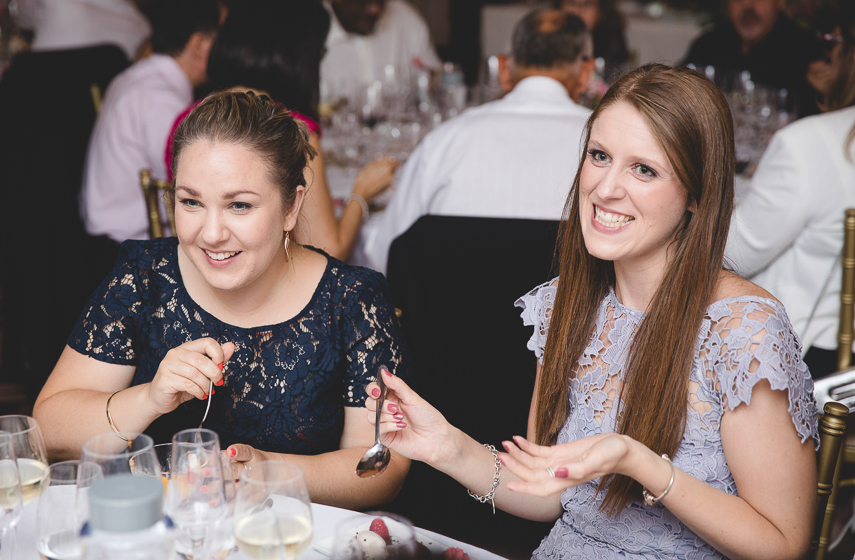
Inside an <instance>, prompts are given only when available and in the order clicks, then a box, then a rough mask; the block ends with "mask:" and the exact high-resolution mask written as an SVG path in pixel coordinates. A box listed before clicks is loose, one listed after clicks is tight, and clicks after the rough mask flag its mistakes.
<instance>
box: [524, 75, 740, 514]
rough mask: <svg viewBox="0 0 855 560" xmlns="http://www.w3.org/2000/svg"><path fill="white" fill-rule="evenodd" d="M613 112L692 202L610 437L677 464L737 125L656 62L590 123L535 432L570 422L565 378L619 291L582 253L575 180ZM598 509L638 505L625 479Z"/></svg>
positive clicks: (608, 269)
mask: <svg viewBox="0 0 855 560" xmlns="http://www.w3.org/2000/svg"><path fill="white" fill-rule="evenodd" d="M617 103H628V104H630V105H631V106H632V107H633V108H635V109H636V110H637V111H638V112H639V113H640V114H641V115H642V117H643V118H644V120H645V121H646V123H647V125H648V126H649V127H650V130H651V131H652V133H653V135H654V136H655V137H656V138H657V139H658V140H659V143H660V145H661V147H662V149H663V150H664V152H665V153H666V154H667V155H668V159H669V162H670V163H671V166H672V167H673V169H674V172H675V173H676V175H677V177H678V178H679V180H680V182H681V183H682V184H683V186H684V187H685V188H686V190H687V192H688V198H689V200H690V201H694V202H696V203H697V211H696V212H695V213H694V215H692V214H690V213H689V212H686V215H685V217H684V222H683V224H682V227H681V229H680V230H679V232H678V234H677V237H676V239H675V241H674V243H673V244H672V246H671V247H670V250H669V262H668V265H667V269H666V271H665V275H664V277H663V281H662V283H661V285H660V286H659V288H658V289H657V291H656V294H655V295H654V297H653V299H652V300H651V302H650V305H649V308H648V309H647V310H646V315H645V317H644V319H643V320H642V322H641V325H640V326H639V328H638V331H637V332H636V333H635V337H634V339H633V342H632V346H631V348H630V352H629V356H630V357H629V359H628V363H627V364H626V365H625V367H624V380H623V387H622V389H621V393H620V395H619V399H620V403H619V405H618V404H617V403H616V406H619V408H618V410H619V411H620V414H619V417H618V425H617V426H616V431H617V433H620V434H625V435H627V436H630V437H632V438H634V439H635V440H637V441H639V442H641V443H643V444H644V445H646V446H647V447H649V448H650V449H652V450H653V451H655V452H656V453H668V454H669V455H673V454H674V452H675V451H676V450H677V448H678V447H679V445H680V441H681V440H682V437H683V431H684V428H685V413H686V408H687V398H688V382H689V373H690V372H691V368H692V362H693V358H694V353H695V346H696V344H697V337H698V332H699V330H700V327H701V322H702V320H703V317H704V314H705V311H706V308H707V306H708V305H709V304H710V303H711V299H712V297H713V294H714V290H715V287H716V284H717V281H718V278H719V274H720V272H721V270H722V263H723V259H724V248H725V244H726V241H727V232H728V227H729V224H730V215H731V212H732V209H733V175H734V166H735V151H734V143H733V121H732V118H731V114H730V109H729V108H728V105H727V101H726V100H725V99H724V97H723V96H722V94H721V93H720V92H719V90H718V89H717V88H716V87H715V85H714V84H713V83H712V82H711V81H709V80H708V79H707V78H706V77H704V76H702V75H701V74H699V73H697V72H695V71H692V70H688V69H683V68H671V67H669V66H664V65H662V64H648V65H646V66H642V67H641V68H638V69H636V70H634V71H632V72H630V73H628V74H626V75H625V76H623V77H622V78H621V79H620V80H618V81H617V82H616V83H615V84H614V85H613V86H612V87H611V88H610V89H609V91H608V92H607V93H606V95H605V97H603V100H602V101H601V102H600V104H599V105H598V106H597V108H596V110H595V111H594V113H593V114H592V115H591V117H590V118H589V119H588V124H587V132H586V136H585V150H584V151H583V152H582V161H581V162H580V164H579V170H578V171H577V173H576V179H575V181H574V183H573V189H572V190H571V193H570V196H569V197H568V200H567V204H566V206H565V209H564V217H565V220H564V222H563V223H562V229H561V232H560V234H559V239H560V241H559V246H558V248H557V249H556V257H557V258H558V260H559V263H558V268H559V272H560V279H559V282H558V289H557V294H556V297H555V306H554V308H553V310H552V317H551V319H550V327H549V334H548V336H547V341H546V349H545V352H544V355H545V357H544V363H543V370H542V372H541V378H540V381H539V384H538V393H537V415H536V420H535V434H536V438H537V441H538V442H539V443H541V444H550V443H554V442H555V440H556V438H557V436H558V432H559V431H560V430H561V427H562V426H563V424H564V422H565V421H566V419H567V414H568V392H567V391H568V386H569V380H570V379H571V378H572V377H574V376H575V375H576V372H577V369H578V367H579V366H578V361H579V358H580V356H581V354H582V352H583V351H584V349H585V348H586V346H587V345H588V343H589V342H590V338H591V334H592V332H593V331H594V321H595V316H596V313H597V310H598V308H599V306H600V304H601V303H602V300H603V298H604V297H605V295H606V293H607V292H608V290H609V285H613V284H614V282H615V274H614V265H613V263H612V262H610V261H603V260H601V259H598V258H595V257H593V256H592V255H591V254H590V253H588V251H587V249H586V248H585V240H584V239H583V237H582V224H581V217H580V214H579V209H580V202H579V180H580V176H581V170H582V165H583V164H584V158H585V155H586V152H587V145H588V141H589V140H590V136H591V127H592V126H593V123H594V122H596V120H597V119H598V118H599V117H600V115H602V113H603V112H604V111H606V110H608V109H609V107H611V106H613V105H615V104H617ZM603 489H605V490H606V495H605V498H604V501H603V505H602V509H603V510H604V511H606V512H607V513H608V514H609V515H613V514H615V513H616V512H617V511H618V510H620V509H621V508H623V507H625V506H626V505H627V504H629V503H630V502H632V501H634V500H637V499H638V498H639V497H640V496H641V487H640V485H639V484H638V483H637V482H635V481H634V480H632V479H631V478H629V477H625V476H620V475H610V476H608V477H603V479H602V480H601V482H600V486H599V490H603Z"/></svg>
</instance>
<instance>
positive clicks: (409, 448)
mask: <svg viewBox="0 0 855 560" xmlns="http://www.w3.org/2000/svg"><path fill="white" fill-rule="evenodd" d="M734 162H735V157H734V142H733V130H732V119H731V115H730V111H729V109H728V105H727V102H726V100H725V99H724V97H723V96H722V94H721V93H720V92H719V90H718V89H717V88H716V87H715V85H714V84H713V83H712V82H710V81H709V80H708V79H706V78H705V77H703V76H701V75H700V74H698V73H696V72H694V71H691V70H686V69H680V68H670V67H667V66H663V65H647V66H644V67H641V68H639V69H637V70H634V71H632V72H630V73H629V74H627V75H625V76H624V77H622V78H621V79H620V80H619V81H618V82H617V83H615V85H614V86H612V88H611V89H610V90H609V91H608V93H607V94H606V96H605V97H604V98H603V100H602V103H601V104H600V105H598V106H597V108H596V110H595V111H594V113H593V114H592V115H591V118H590V119H589V121H588V129H587V135H586V137H585V139H584V152H583V154H582V162H581V164H580V166H579V171H578V172H577V175H576V179H575V182H574V187H573V189H572V191H571V193H570V196H569V198H568V202H567V206H566V211H565V221H564V223H563V225H562V231H561V233H560V234H559V235H560V246H559V248H558V250H557V252H556V256H557V261H558V262H557V264H558V268H559V272H560V276H559V277H558V278H557V279H555V280H553V281H551V282H548V283H546V284H544V285H542V286H540V287H538V288H536V289H535V290H533V291H532V292H530V293H529V294H528V295H526V296H524V297H523V298H521V300H520V301H519V302H518V305H520V306H521V307H523V308H524V312H523V318H524V319H525V320H526V322H527V323H530V324H533V325H534V326H535V333H534V336H533V337H532V339H531V341H530V343H529V347H530V348H532V349H533V350H534V352H535V354H536V355H537V356H538V358H539V368H538V374H537V380H536V385H535V394H534V396H533V400H532V406H531V411H530V421H529V432H528V439H525V438H522V437H515V438H514V442H510V441H507V442H505V443H504V446H505V450H506V451H507V452H508V454H501V455H499V454H498V453H497V452H495V450H490V449H486V448H485V447H482V446H481V445H479V444H478V442H476V441H474V440H472V439H471V438H470V437H468V436H466V435H465V434H463V433H461V432H460V431H459V430H457V429H455V428H454V427H453V426H450V425H449V424H448V423H447V422H446V421H445V419H444V418H443V417H442V415H441V414H440V413H439V412H438V411H436V410H435V409H433V408H432V407H431V406H430V405H429V404H428V403H426V402H425V401H424V400H422V399H421V398H420V397H418V395H416V394H415V393H414V392H413V391H412V390H410V389H409V387H407V385H406V384H405V383H404V382H403V381H402V380H400V379H399V378H398V377H396V376H394V375H391V374H384V380H385V381H386V383H387V385H388V386H389V387H390V388H391V389H392V391H393V393H392V398H391V400H389V401H388V403H389V404H387V405H385V406H384V411H383V412H384V413H383V416H382V421H381V422H382V431H383V432H384V436H383V440H384V442H385V443H386V444H387V445H389V446H391V448H392V449H394V450H396V451H398V452H399V453H401V454H403V455H404V456H406V457H409V458H411V459H415V460H421V461H425V462H427V463H428V464H430V465H432V466H434V467H435V468H437V469H439V470H441V471H443V472H445V473H447V474H449V475H451V476H452V477H454V478H455V479H457V480H458V481H459V482H461V483H462V484H463V485H465V486H466V487H468V488H469V489H470V493H472V494H473V495H474V496H475V497H476V498H478V499H481V500H492V501H494V504H495V506H497V507H499V508H502V509H504V510H506V511H508V512H510V513H513V514H516V515H520V516H523V517H527V518H530V519H537V520H543V521H546V520H552V521H555V526H554V528H553V529H552V531H551V532H550V534H549V535H548V536H547V537H546V538H545V539H544V541H543V542H542V543H541V545H540V547H539V548H538V549H537V551H535V553H534V557H535V558H581V557H584V558H610V559H611V558H630V559H642V558H644V559H653V558H666V557H667V558H723V557H728V558H749V557H750V558H774V559H779V560H780V559H786V558H793V559H795V558H802V557H804V555H805V554H806V553H807V550H808V547H809V544H810V538H811V530H812V525H813V516H814V509H815V506H814V504H815V493H816V464H815V444H816V441H817V433H816V417H817V410H816V405H815V402H814V400H813V393H812V382H811V380H810V376H809V374H808V371H807V368H806V367H805V365H804V364H803V363H802V362H801V360H800V357H799V341H798V338H797V336H796V335H795V333H794V332H793V330H792V328H791V327H790V324H789V321H788V319H787V315H786V312H785V311H784V308H783V306H782V305H781V304H780V302H778V301H777V300H775V299H774V298H773V297H772V296H771V295H770V294H769V293H767V292H766V291H764V290H762V289H761V288H758V287H757V286H755V285H753V284H751V283H749V282H747V281H745V280H743V279H741V278H739V277H737V276H736V275H734V274H732V273H730V272H728V271H726V270H725V269H724V267H723V256H724V248H725V243H726V240H727V231H728V225H729V222H730V215H731V208H732V205H733V176H734V165H735V164H734ZM510 258H511V259H512V257H510ZM448 390H454V388H453V387H449V388H448ZM378 394H379V392H378V391H376V387H375V386H374V385H369V395H371V396H372V398H376V396H377V395H378ZM472 397H473V398H477V395H472ZM372 406H374V407H376V402H371V401H369V409H370V408H372ZM503 465H504V466H505V467H506V468H505V469H502V468H501V467H502V466H503ZM782 488H786V489H787V491H786V492H782V491H781V489H782Z"/></svg>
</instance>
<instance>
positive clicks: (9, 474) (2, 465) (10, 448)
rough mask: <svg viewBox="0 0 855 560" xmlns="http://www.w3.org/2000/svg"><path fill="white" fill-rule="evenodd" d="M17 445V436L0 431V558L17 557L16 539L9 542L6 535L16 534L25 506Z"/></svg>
mask: <svg viewBox="0 0 855 560" xmlns="http://www.w3.org/2000/svg"><path fill="white" fill-rule="evenodd" d="M15 447H16V445H15V436H13V435H11V434H9V433H8V432H2V431H0V543H3V544H2V547H0V558H3V559H5V558H14V557H15V551H14V548H15V546H14V544H15V543H14V539H10V542H8V543H7V542H5V541H6V535H7V534H10V535H13V534H14V532H15V526H16V525H17V524H18V520H19V519H21V510H22V509H23V508H24V501H23V498H22V494H21V479H20V478H19V476H18V464H17V461H16V456H15ZM9 529H12V530H11V531H9Z"/></svg>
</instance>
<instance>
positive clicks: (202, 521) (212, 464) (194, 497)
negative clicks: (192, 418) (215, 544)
mask: <svg viewBox="0 0 855 560" xmlns="http://www.w3.org/2000/svg"><path fill="white" fill-rule="evenodd" d="M166 503H167V511H168V513H169V515H170V517H172V520H173V521H174V522H175V524H176V525H177V526H178V527H179V528H180V529H181V531H182V533H184V535H185V536H186V537H187V538H189V540H190V544H191V546H192V551H193V552H192V557H193V560H201V559H202V558H204V557H205V555H206V554H207V540H208V530H209V528H211V527H216V526H217V525H219V523H220V522H221V520H222V519H223V518H224V517H225V516H226V514H227V503H226V498H225V492H224V490H223V469H222V463H221V462H220V439H219V437H218V436H217V434H216V433H214V432H212V431H211V430H206V429H192V430H182V431H180V432H178V433H177V434H175V435H174V436H173V437H172V471H171V472H170V474H169V485H168V488H167V492H166Z"/></svg>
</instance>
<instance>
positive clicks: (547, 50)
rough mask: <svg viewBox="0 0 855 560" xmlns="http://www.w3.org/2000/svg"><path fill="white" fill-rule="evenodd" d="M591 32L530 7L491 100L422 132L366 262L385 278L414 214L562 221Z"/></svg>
mask: <svg viewBox="0 0 855 560" xmlns="http://www.w3.org/2000/svg"><path fill="white" fill-rule="evenodd" d="M591 48H592V47H591V35H590V32H589V31H588V30H587V29H586V27H585V24H584V23H583V22H582V20H581V19H579V18H578V17H577V16H575V15H573V14H569V13H565V12H560V11H546V10H537V11H533V12H530V13H529V14H528V15H526V16H525V17H524V18H523V19H522V20H521V21H520V22H519V23H518V24H517V26H516V28H515V29H514V34H513V44H512V47H511V51H512V52H511V58H510V59H509V60H506V61H503V64H502V67H501V70H500V73H501V80H502V87H503V88H504V89H505V90H506V91H508V92H509V93H508V94H507V95H506V96H505V97H504V98H502V99H500V100H498V101H493V102H491V103H487V104H485V105H482V106H481V107H478V108H475V109H470V110H468V111H466V112H465V113H463V114H462V115H460V116H459V117H456V118H453V119H451V120H449V121H448V122H446V123H443V124H442V126H440V127H439V128H437V129H436V130H434V131H433V132H431V133H430V134H428V135H427V136H426V137H425V139H424V140H423V141H422V142H421V144H420V145H419V146H418V148H417V149H416V150H415V152H413V154H412V155H411V156H410V157H409V159H408V160H407V163H406V165H405V166H404V168H403V170H402V173H401V177H400V180H399V181H398V182H397V183H396V187H395V194H394V196H393V197H392V200H391V202H390V203H389V206H388V207H387V209H386V211H385V212H383V214H382V216H380V217H379V218H378V222H377V224H376V227H373V228H371V230H370V231H369V232H367V233H366V242H365V255H366V257H367V259H368V262H369V265H370V266H372V268H375V269H376V270H379V271H381V272H385V270H386V263H387V259H388V256H389V255H388V254H389V247H390V246H391V244H392V241H393V240H394V239H395V238H396V237H398V236H399V235H401V234H402V233H404V232H405V231H407V228H409V227H410V226H411V225H412V224H413V223H415V222H416V220H418V219H419V217H420V216H424V215H426V214H435V215H445V216H480V217H493V218H528V219H539V220H559V219H560V218H561V212H562V207H563V201H564V199H565V198H566V197H567V190H568V189H569V186H570V182H571V181H572V178H573V174H574V173H575V172H576V164H575V161H573V158H572V157H568V154H576V153H578V152H579V145H580V144H579V143H580V141H581V139H582V131H583V129H584V126H585V121H586V120H587V118H588V116H589V115H590V111H589V110H588V109H586V108H584V107H582V106H580V105H577V104H576V103H575V102H574V101H575V100H578V99H579V96H581V94H582V93H583V92H584V91H585V86H586V85H587V81H588V76H589V75H590V73H591V69H592V67H593V59H592V58H591Z"/></svg>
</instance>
